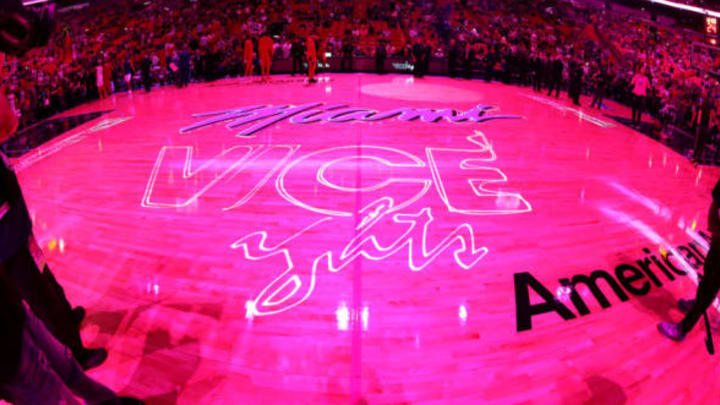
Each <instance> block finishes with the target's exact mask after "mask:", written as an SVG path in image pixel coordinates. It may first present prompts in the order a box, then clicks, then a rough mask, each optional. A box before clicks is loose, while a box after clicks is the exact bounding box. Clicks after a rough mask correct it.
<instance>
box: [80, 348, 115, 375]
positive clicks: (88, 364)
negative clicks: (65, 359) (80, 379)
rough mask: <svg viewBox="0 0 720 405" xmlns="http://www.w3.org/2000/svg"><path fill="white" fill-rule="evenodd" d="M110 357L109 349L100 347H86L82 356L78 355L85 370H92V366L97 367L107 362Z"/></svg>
mask: <svg viewBox="0 0 720 405" xmlns="http://www.w3.org/2000/svg"><path fill="white" fill-rule="evenodd" d="M107 357H108V352H107V350H105V349H103V348H100V349H85V350H83V352H82V353H81V354H80V356H78V357H76V359H77V361H78V363H80V366H81V367H82V368H83V370H90V369H91V368H95V367H97V366H99V365H101V364H103V363H104V362H105V360H107Z"/></svg>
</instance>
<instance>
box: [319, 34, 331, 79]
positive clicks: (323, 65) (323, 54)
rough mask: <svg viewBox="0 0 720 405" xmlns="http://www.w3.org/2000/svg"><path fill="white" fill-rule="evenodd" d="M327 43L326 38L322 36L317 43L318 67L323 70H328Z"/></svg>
mask: <svg viewBox="0 0 720 405" xmlns="http://www.w3.org/2000/svg"><path fill="white" fill-rule="evenodd" d="M327 45H328V43H327V38H323V39H321V40H320V44H319V45H318V59H319V60H320V69H321V71H323V72H327V71H329V70H330V65H328V56H327V54H328V46H327Z"/></svg>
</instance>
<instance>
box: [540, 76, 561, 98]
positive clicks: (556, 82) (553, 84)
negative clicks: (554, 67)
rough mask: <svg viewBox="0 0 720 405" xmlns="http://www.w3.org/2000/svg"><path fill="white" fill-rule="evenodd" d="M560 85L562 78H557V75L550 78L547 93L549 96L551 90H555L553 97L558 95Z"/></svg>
mask: <svg viewBox="0 0 720 405" xmlns="http://www.w3.org/2000/svg"><path fill="white" fill-rule="evenodd" d="M560 87H562V79H558V78H557V77H555V78H552V79H550V84H549V85H548V94H547V95H548V96H550V95H552V92H553V91H555V97H560ZM538 90H539V89H538Z"/></svg>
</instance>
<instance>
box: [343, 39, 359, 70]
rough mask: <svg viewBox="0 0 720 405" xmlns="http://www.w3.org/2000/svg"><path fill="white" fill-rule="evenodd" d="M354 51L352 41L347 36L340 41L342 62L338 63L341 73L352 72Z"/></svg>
mask: <svg viewBox="0 0 720 405" xmlns="http://www.w3.org/2000/svg"><path fill="white" fill-rule="evenodd" d="M354 51H355V46H353V44H352V40H351V39H350V37H349V36H346V37H345V39H343V41H342V62H341V63H340V65H341V66H340V68H341V70H342V71H343V72H352V70H353V52H354Z"/></svg>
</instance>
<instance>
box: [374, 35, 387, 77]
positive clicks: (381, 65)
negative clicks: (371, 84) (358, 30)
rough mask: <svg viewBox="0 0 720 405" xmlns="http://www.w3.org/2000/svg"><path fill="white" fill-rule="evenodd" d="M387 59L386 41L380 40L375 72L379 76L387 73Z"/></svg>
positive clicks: (376, 48)
mask: <svg viewBox="0 0 720 405" xmlns="http://www.w3.org/2000/svg"><path fill="white" fill-rule="evenodd" d="M385 58H387V49H386V48H385V41H383V40H379V41H378V43H377V47H375V72H377V73H378V74H384V73H385Z"/></svg>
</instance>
